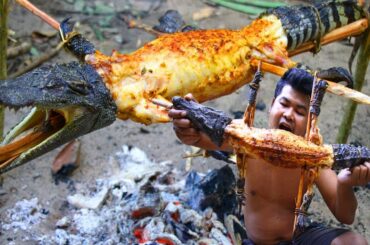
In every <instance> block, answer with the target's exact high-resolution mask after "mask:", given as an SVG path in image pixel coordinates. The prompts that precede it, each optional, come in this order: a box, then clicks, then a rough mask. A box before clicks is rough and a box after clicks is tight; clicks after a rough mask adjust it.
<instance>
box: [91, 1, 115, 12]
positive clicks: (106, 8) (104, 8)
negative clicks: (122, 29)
mask: <svg viewBox="0 0 370 245" xmlns="http://www.w3.org/2000/svg"><path fill="white" fill-rule="evenodd" d="M94 13H95V14H114V8H113V7H112V6H109V5H107V4H103V3H96V4H95V9H94Z"/></svg>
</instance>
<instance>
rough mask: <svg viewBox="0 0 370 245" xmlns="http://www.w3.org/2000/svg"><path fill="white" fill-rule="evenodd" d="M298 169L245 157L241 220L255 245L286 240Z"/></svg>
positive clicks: (292, 209) (290, 220)
mask: <svg viewBox="0 0 370 245" xmlns="http://www.w3.org/2000/svg"><path fill="white" fill-rule="evenodd" d="M299 177H300V169H286V168H278V167H275V166H273V165H271V164H269V163H266V162H264V161H261V160H255V159H249V160H248V163H247V168H246V176H245V178H246V184H245V193H246V205H245V211H244V216H245V217H244V221H245V226H246V229H247V233H248V237H249V238H250V239H251V240H253V241H254V242H255V243H257V244H276V243H277V242H279V241H284V240H290V239H291V235H292V231H293V222H294V209H295V198H296V196H297V192H298V184H299Z"/></svg>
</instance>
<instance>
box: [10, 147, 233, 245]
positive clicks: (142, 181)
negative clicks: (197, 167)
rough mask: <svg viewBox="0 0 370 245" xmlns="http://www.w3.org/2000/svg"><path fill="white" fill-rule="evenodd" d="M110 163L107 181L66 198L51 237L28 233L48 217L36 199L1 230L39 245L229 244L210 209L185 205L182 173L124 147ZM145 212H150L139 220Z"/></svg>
mask: <svg viewBox="0 0 370 245" xmlns="http://www.w3.org/2000/svg"><path fill="white" fill-rule="evenodd" d="M112 163H116V164H117V165H116V166H114V164H111V167H112V169H111V173H112V174H111V176H110V177H109V178H101V179H98V180H96V183H95V185H93V186H92V187H91V184H90V187H88V186H89V183H87V184H86V186H85V188H79V190H78V193H75V194H74V195H70V196H68V197H66V199H67V200H68V202H69V203H70V204H72V205H71V206H70V207H69V208H68V210H67V211H66V213H65V214H64V215H65V216H64V217H63V218H61V219H59V220H58V221H56V222H55V224H54V226H53V228H54V230H51V232H50V233H48V234H45V232H44V233H43V232H41V231H40V230H38V229H32V224H37V223H40V222H43V219H44V218H45V217H46V215H42V213H41V210H42V208H41V205H39V204H38V201H37V198H35V199H32V200H30V201H23V202H20V203H22V204H18V206H16V207H15V208H14V209H12V210H9V217H13V218H12V220H10V221H11V222H7V223H6V222H5V221H4V222H3V228H6V229H7V230H9V231H11V230H13V231H14V230H16V229H18V228H24V229H26V228H28V232H29V235H30V236H29V238H28V241H31V242H32V241H34V242H36V243H37V244H43V245H49V244H157V242H156V240H157V239H167V240H169V241H171V242H172V243H173V244H189V245H192V244H198V243H199V242H200V241H204V242H207V243H204V244H230V241H229V240H228V238H227V237H228V234H227V232H226V229H225V227H224V226H223V224H222V223H221V222H220V221H218V219H217V215H216V214H215V213H214V212H213V211H212V210H211V209H206V210H205V211H204V212H199V213H198V212H196V211H195V210H192V209H190V208H188V207H187V206H186V205H185V204H184V202H183V199H182V197H184V196H186V195H184V194H183V191H184V190H185V178H186V174H185V172H179V171H178V170H176V169H175V168H174V167H173V166H172V165H171V164H170V163H168V162H166V163H155V162H153V161H150V160H149V159H148V157H147V156H146V154H145V152H143V151H141V150H140V149H137V148H135V147H133V148H132V147H128V146H124V147H123V148H122V152H119V153H117V154H116V156H115V157H114V158H113V161H112ZM34 210H37V211H36V212H35V211H34ZM143 210H144V211H143ZM145 211H148V212H150V213H149V214H145V213H144V215H143V216H142V217H141V216H140V215H142V214H141V212H145ZM135 212H136V213H137V214H136V215H138V216H137V217H134V213H135ZM17 217H18V218H17ZM174 217H177V218H174ZM53 228H52V229H53ZM138 228H140V229H142V231H143V234H142V237H141V240H140V241H139V240H138V239H137V238H136V237H135V236H134V231H136V229H138ZM185 240H186V242H184V241H185Z"/></svg>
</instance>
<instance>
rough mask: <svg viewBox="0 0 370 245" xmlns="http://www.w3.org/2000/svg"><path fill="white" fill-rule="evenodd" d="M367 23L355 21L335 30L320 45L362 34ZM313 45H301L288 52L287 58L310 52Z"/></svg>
mask: <svg viewBox="0 0 370 245" xmlns="http://www.w3.org/2000/svg"><path fill="white" fill-rule="evenodd" d="M368 25H369V24H368V21H367V19H366V18H364V19H360V20H357V21H355V22H353V23H351V24H349V25H346V26H343V27H340V28H338V29H335V30H333V31H331V32H329V33H328V34H326V35H325V36H324V37H323V38H322V39H321V41H320V44H321V45H325V44H328V43H332V42H334V41H338V40H342V39H344V38H346V37H348V36H357V35H359V34H361V33H362V32H364V31H365V30H366V29H367V27H368ZM314 47H315V44H313V43H312V42H309V43H305V44H302V45H301V46H300V47H298V48H297V49H295V50H292V51H290V52H289V56H294V55H297V54H300V53H303V52H307V51H310V50H312V49H313V48H314Z"/></svg>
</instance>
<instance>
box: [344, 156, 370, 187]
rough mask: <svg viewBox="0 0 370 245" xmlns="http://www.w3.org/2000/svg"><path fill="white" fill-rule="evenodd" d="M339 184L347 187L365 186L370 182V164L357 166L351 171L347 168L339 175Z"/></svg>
mask: <svg viewBox="0 0 370 245" xmlns="http://www.w3.org/2000/svg"><path fill="white" fill-rule="evenodd" d="M338 182H339V184H342V185H347V186H364V185H367V183H369V182H370V162H365V163H364V164H362V165H359V166H356V167H354V168H352V169H351V170H350V169H348V168H346V169H343V170H342V171H340V173H339V174H338Z"/></svg>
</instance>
